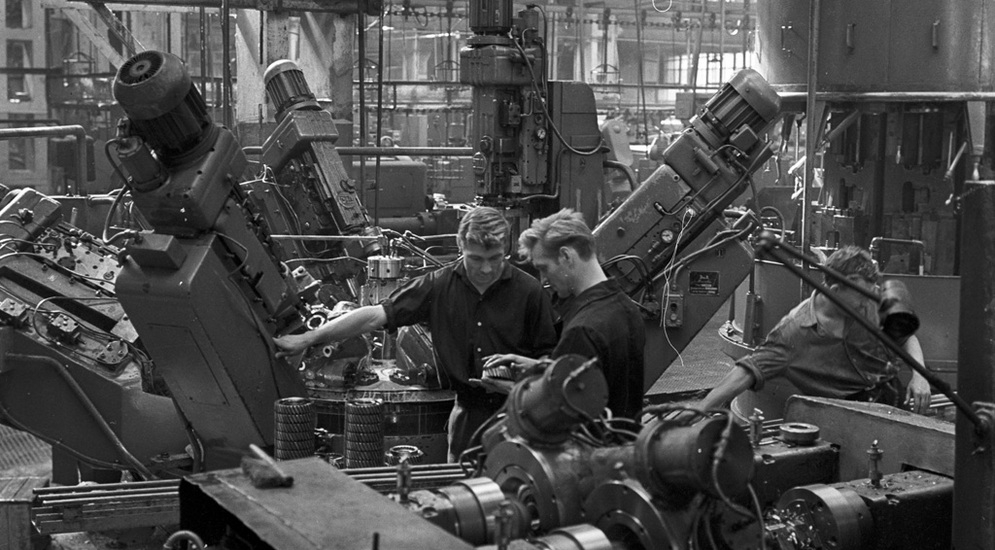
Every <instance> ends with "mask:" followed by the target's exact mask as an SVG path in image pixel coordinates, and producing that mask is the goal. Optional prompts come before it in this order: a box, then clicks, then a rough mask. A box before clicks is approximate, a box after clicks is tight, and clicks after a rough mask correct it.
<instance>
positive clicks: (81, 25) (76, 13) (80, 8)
mask: <svg viewBox="0 0 995 550" xmlns="http://www.w3.org/2000/svg"><path fill="white" fill-rule="evenodd" d="M52 4H53V5H52V7H53V8H57V9H60V10H62V13H63V14H64V15H65V16H66V17H67V18H68V19H69V20H70V21H72V22H73V25H76V28H77V29H79V32H80V34H82V35H83V36H84V37H85V38H86V39H87V40H89V41H90V42H91V43H92V44H93V46H94V47H95V48H97V51H99V52H100V54H101V55H103V56H104V57H106V58H107V61H109V62H110V63H111V65H113V66H115V67H121V66H122V65H124V62H125V61H126V59H125V58H124V56H122V55H121V54H120V53H118V51H117V50H115V49H114V47H113V46H111V43H110V42H109V41H108V40H107V33H106V32H102V31H101V30H100V29H98V28H97V26H96V25H94V24H93V22H92V21H90V16H89V11H90V8H89V7H84V6H87V4H77V5H72V6H70V5H68V3H67V2H61V1H57V0H53V1H52ZM84 10H85V11H84Z"/></svg>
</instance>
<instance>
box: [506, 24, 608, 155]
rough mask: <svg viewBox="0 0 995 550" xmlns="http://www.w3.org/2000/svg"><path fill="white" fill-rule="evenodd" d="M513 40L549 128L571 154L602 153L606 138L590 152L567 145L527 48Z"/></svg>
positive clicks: (512, 38) (513, 38)
mask: <svg viewBox="0 0 995 550" xmlns="http://www.w3.org/2000/svg"><path fill="white" fill-rule="evenodd" d="M511 40H512V42H513V43H514V44H515V48H517V49H518V53H520V54H521V55H522V58H523V59H525V66H526V67H527V68H528V70H529V74H530V75H531V77H532V79H531V80H532V88H533V90H534V91H535V93H536V95H537V96H538V99H539V106H540V107H542V112H543V115H544V116H545V118H546V122H547V124H549V127H550V128H551V129H552V130H553V134H554V135H555V136H556V137H557V138H558V139H559V140H560V143H562V144H563V147H565V148H566V149H567V150H568V151H570V152H571V153H573V154H575V155H579V156H582V157H589V156H591V155H595V154H597V153H599V152H601V149H602V147H603V146H604V145H605V140H604V138H601V140H600V142H599V143H598V144H597V145H595V146H594V148H593V149H591V150H589V151H581V150H579V149H576V148H574V147H573V146H571V145H570V144H569V143H567V140H566V139H564V138H563V134H561V133H560V129H559V128H557V127H556V123H554V122H553V118H552V117H551V116H550V115H549V109H548V108H547V107H546V100H545V98H544V96H543V93H542V92H541V91H540V90H539V85H538V83H537V82H536V74H535V69H534V68H533V67H532V61H531V60H529V56H528V54H527V53H525V48H523V47H522V45H521V44H519V43H518V40H516V39H515V37H511Z"/></svg>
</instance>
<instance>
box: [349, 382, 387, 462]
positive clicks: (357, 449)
mask: <svg viewBox="0 0 995 550" xmlns="http://www.w3.org/2000/svg"><path fill="white" fill-rule="evenodd" d="M383 422H384V404H383V401H381V400H379V399H351V400H349V401H346V404H345V463H346V468H372V467H374V466H383V460H384V459H383V456H384V455H383Z"/></svg>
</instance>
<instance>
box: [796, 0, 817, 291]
mask: <svg viewBox="0 0 995 550" xmlns="http://www.w3.org/2000/svg"><path fill="white" fill-rule="evenodd" d="M810 2H811V3H810V4H809V13H808V28H809V36H808V80H807V81H806V84H805V86H806V87H805V92H806V94H805V158H806V159H808V161H807V162H806V163H805V175H804V177H803V179H802V213H801V214H802V216H801V218H802V219H801V223H800V224H799V229H800V230H801V231H800V233H801V235H800V238H801V242H800V243H799V244H800V246H801V251H802V253H806V252H808V247H809V240H810V239H811V235H810V234H809V233H810V231H809V227H808V225H809V223H810V219H811V209H812V205H811V204H809V200H810V199H809V197H810V195H811V189H812V179H813V178H814V177H815V169H814V165H815V162H814V159H815V151H816V147H817V146H818V142H817V141H816V135H815V134H816V133H817V132H818V131H819V127H818V121H817V120H816V117H815V102H816V90H817V89H818V83H819V72H818V71H819V9H820V1H819V0H810ZM805 269H807V268H806V266H805V264H804V263H803V264H802V271H804V270H805ZM800 292H801V296H802V297H803V298H804V292H805V289H804V287H802V288H801V289H800Z"/></svg>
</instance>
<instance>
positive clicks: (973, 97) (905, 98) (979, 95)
mask: <svg viewBox="0 0 995 550" xmlns="http://www.w3.org/2000/svg"><path fill="white" fill-rule="evenodd" d="M773 87H774V91H776V92H777V95H779V96H781V101H782V102H788V101H792V100H799V99H802V98H805V97H807V96H808V93H807V92H803V91H800V90H795V89H793V88H795V86H778V85H774V86H773ZM815 97H816V100H818V101H825V102H847V101H887V102H916V103H919V102H923V101H934V102H948V101H957V102H960V101H995V92H816V94H815Z"/></svg>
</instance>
